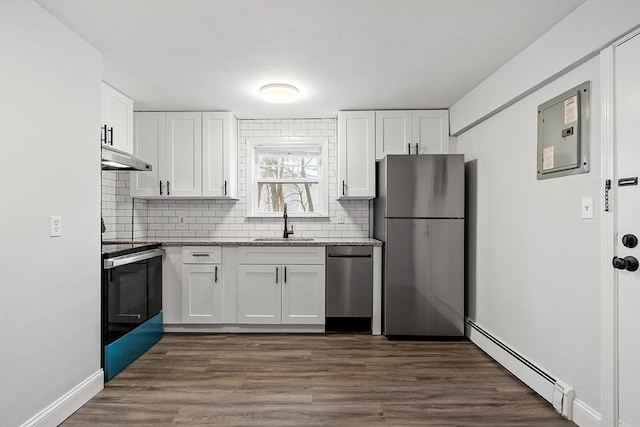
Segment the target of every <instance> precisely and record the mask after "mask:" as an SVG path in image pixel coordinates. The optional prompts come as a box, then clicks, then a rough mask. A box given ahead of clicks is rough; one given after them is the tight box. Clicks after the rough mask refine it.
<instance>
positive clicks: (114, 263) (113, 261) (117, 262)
mask: <svg viewBox="0 0 640 427" xmlns="http://www.w3.org/2000/svg"><path fill="white" fill-rule="evenodd" d="M162 255H164V249H160V248H158V249H150V250H148V251H144V252H142V253H140V254H131V255H123V256H119V257H115V258H107V259H105V260H104V269H105V270H109V269H111V268H116V267H120V266H121V265H127V264H133V263H134V262H138V261H144V260H145V259H149V258H155V257H157V256H162Z"/></svg>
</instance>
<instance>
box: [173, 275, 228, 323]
mask: <svg viewBox="0 0 640 427" xmlns="http://www.w3.org/2000/svg"><path fill="white" fill-rule="evenodd" d="M221 278H222V268H221V266H220V265H219V264H184V265H183V266H182V322H183V323H222V311H223V308H224V288H223V286H222V280H221Z"/></svg>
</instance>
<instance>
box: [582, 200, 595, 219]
mask: <svg viewBox="0 0 640 427" xmlns="http://www.w3.org/2000/svg"><path fill="white" fill-rule="evenodd" d="M581 210H582V218H584V219H592V218H593V197H583V198H582V208H581Z"/></svg>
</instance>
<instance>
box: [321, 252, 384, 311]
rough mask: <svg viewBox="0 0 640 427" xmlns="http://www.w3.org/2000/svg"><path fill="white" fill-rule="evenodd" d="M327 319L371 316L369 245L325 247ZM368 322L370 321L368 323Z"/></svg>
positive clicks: (371, 279) (371, 288) (371, 276)
mask: <svg viewBox="0 0 640 427" xmlns="http://www.w3.org/2000/svg"><path fill="white" fill-rule="evenodd" d="M326 304H327V306H326V316H327V318H328V319H329V318H369V319H370V318H371V316H372V314H373V248H372V247H371V246H327V298H326ZM369 323H370V322H369Z"/></svg>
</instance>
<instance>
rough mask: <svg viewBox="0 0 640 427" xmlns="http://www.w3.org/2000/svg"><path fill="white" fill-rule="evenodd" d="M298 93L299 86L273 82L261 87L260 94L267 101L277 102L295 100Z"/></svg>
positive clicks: (282, 102) (283, 102)
mask: <svg viewBox="0 0 640 427" xmlns="http://www.w3.org/2000/svg"><path fill="white" fill-rule="evenodd" d="M298 94H299V92H298V88H297V87H295V86H291V85H287V84H284V83H272V84H268V85H265V86H262V87H261V88H260V95H262V98H263V99H264V100H265V101H267V102H275V103H277V104H285V103H287V102H292V101H295V100H296V98H297V97H298Z"/></svg>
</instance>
